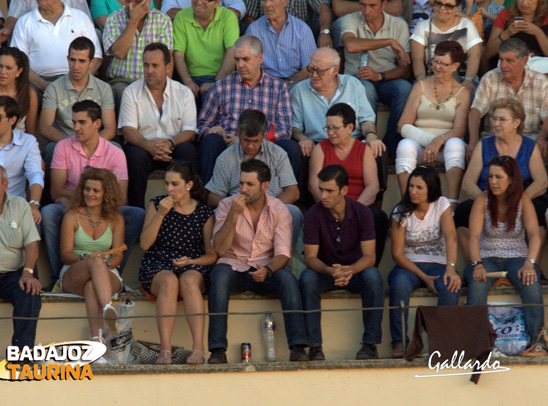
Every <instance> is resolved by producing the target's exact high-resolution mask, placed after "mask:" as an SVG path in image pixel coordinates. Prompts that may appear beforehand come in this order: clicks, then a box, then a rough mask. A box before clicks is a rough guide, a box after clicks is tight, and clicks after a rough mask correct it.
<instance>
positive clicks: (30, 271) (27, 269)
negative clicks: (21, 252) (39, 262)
mask: <svg viewBox="0 0 548 406" xmlns="http://www.w3.org/2000/svg"><path fill="white" fill-rule="evenodd" d="M23 271H27V272H28V273H30V274H31V275H34V269H32V268H27V267H25V268H23Z"/></svg>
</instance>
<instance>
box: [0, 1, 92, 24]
mask: <svg viewBox="0 0 548 406" xmlns="http://www.w3.org/2000/svg"><path fill="white" fill-rule="evenodd" d="M63 3H65V4H66V5H67V6H69V7H72V8H77V9H78V10H82V11H83V12H84V13H86V15H87V16H88V17H89V19H90V20H91V13H90V11H89V6H88V2H87V1H86V0H63ZM37 7H38V3H37V2H36V0H12V1H11V3H10V8H9V10H8V17H15V18H20V17H21V16H22V15H23V14H25V13H28V12H29V11H32V10H34V9H35V8H37Z"/></svg>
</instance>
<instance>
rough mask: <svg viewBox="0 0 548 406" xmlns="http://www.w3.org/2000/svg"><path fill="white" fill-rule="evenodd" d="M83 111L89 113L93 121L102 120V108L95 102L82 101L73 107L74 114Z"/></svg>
mask: <svg viewBox="0 0 548 406" xmlns="http://www.w3.org/2000/svg"><path fill="white" fill-rule="evenodd" d="M83 111H85V112H86V113H88V116H89V118H91V121H97V120H99V119H101V113H102V112H101V106H99V105H98V104H97V103H95V102H94V101H93V100H81V101H78V102H76V103H74V104H73V105H72V112H73V113H81V112H83Z"/></svg>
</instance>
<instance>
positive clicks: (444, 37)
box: [410, 0, 483, 92]
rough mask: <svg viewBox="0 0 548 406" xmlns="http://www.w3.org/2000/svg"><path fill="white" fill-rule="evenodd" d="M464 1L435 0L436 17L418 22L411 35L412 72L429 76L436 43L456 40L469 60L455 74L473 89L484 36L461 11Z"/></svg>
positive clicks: (418, 76)
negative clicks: (482, 36)
mask: <svg viewBox="0 0 548 406" xmlns="http://www.w3.org/2000/svg"><path fill="white" fill-rule="evenodd" d="M461 3H462V0H434V6H433V11H434V17H432V18H430V19H429V20H424V21H421V22H419V23H418V24H417V26H416V27H415V31H413V35H411V38H410V39H411V59H412V61H413V74H414V75H415V78H416V79H417V80H424V79H425V78H426V77H427V76H429V72H428V67H429V66H430V63H431V60H432V58H433V57H434V49H435V47H436V45H437V44H439V43H440V42H442V41H457V42H458V43H459V44H461V46H462V48H463V49H464V52H465V53H466V61H462V63H464V62H466V65H463V66H461V69H460V70H459V71H457V72H455V78H457V79H458V80H459V82H461V83H462V84H463V86H465V87H466V88H467V89H468V90H470V91H471V92H473V91H474V80H475V79H476V75H477V74H478V69H479V63H480V57H481V43H482V42H483V40H482V39H481V37H480V35H479V33H478V30H477V29H476V27H475V25H474V23H473V22H472V21H471V20H470V19H468V18H465V17H463V16H462V13H460V12H459V7H460V5H461ZM432 68H433V67H432ZM464 68H466V69H464Z"/></svg>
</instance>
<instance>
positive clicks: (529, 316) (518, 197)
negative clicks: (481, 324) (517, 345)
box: [464, 155, 548, 356]
mask: <svg viewBox="0 0 548 406" xmlns="http://www.w3.org/2000/svg"><path fill="white" fill-rule="evenodd" d="M487 170H488V179H487V191H486V192H481V193H480V194H479V195H478V196H477V197H476V199H475V201H474V205H473V206H472V212H471V213H470V238H469V249H470V263H469V264H468V265H467V266H466V268H465V270H464V278H465V280H466V282H467V283H468V298H467V304H468V305H475V306H481V305H486V304H487V295H488V293H489V289H490V288H491V286H493V283H494V282H495V281H496V280H497V278H493V277H488V276H487V272H501V271H506V272H507V275H506V277H507V278H508V279H509V280H510V282H512V285H514V286H515V287H516V288H517V290H518V291H519V294H520V296H521V301H522V302H523V303H524V304H538V305H542V303H543V301H542V291H541V288H540V284H539V282H538V281H539V279H540V275H541V272H540V268H539V267H538V266H537V265H536V261H535V258H537V256H538V253H539V251H540V248H541V241H540V235H539V226H538V221H537V216H536V214H535V208H534V207H533V204H532V203H531V198H530V197H529V196H528V195H527V193H525V192H524V190H523V182H522V179H521V174H520V169H519V165H518V163H517V162H516V160H515V159H514V158H512V157H509V156H507V155H500V156H495V157H494V158H492V159H491V160H490V161H489V164H488V166H487ZM523 316H524V318H525V328H526V333H527V334H528V335H529V337H530V339H531V341H534V340H535V339H536V338H537V337H538V336H539V333H540V332H541V329H542V326H543V325H544V308H543V307H542V306H539V307H533V306H531V307H528V306H524V307H523ZM535 344H536V343H535ZM524 355H531V356H532V355H548V352H546V349H545V347H544V346H543V345H542V344H540V345H539V346H535V347H534V348H532V349H531V350H530V351H528V352H527V354H524Z"/></svg>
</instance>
